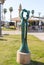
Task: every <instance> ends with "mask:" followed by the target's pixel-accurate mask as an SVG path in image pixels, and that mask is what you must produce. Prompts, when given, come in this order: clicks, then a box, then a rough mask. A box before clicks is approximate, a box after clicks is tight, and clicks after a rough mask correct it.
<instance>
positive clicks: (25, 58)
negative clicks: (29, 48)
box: [17, 51, 30, 64]
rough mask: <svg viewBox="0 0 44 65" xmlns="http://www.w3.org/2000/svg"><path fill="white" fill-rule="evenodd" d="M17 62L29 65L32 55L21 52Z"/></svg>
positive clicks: (18, 52) (18, 54) (18, 53)
mask: <svg viewBox="0 0 44 65" xmlns="http://www.w3.org/2000/svg"><path fill="white" fill-rule="evenodd" d="M17 62H18V63H20V64H29V63H30V53H22V52H20V51H17Z"/></svg>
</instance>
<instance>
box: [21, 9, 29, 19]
mask: <svg viewBox="0 0 44 65" xmlns="http://www.w3.org/2000/svg"><path fill="white" fill-rule="evenodd" d="M29 13H30V12H29V11H28V10H26V9H23V10H22V11H21V12H20V18H21V19H24V20H28V18H29Z"/></svg>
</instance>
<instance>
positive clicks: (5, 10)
mask: <svg viewBox="0 0 44 65" xmlns="http://www.w3.org/2000/svg"><path fill="white" fill-rule="evenodd" d="M3 12H4V20H5V14H6V12H7V9H6V8H4V10H3Z"/></svg>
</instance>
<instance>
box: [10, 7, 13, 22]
mask: <svg viewBox="0 0 44 65" xmlns="http://www.w3.org/2000/svg"><path fill="white" fill-rule="evenodd" d="M9 11H10V22H11V21H12V11H13V7H10V8H9Z"/></svg>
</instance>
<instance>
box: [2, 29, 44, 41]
mask: <svg viewBox="0 0 44 65" xmlns="http://www.w3.org/2000/svg"><path fill="white" fill-rule="evenodd" d="M2 34H12V35H14V34H21V31H19V30H16V31H2ZM28 34H30V35H34V36H35V37H37V38H38V39H40V40H42V41H44V32H41V33H33V32H28Z"/></svg>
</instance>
